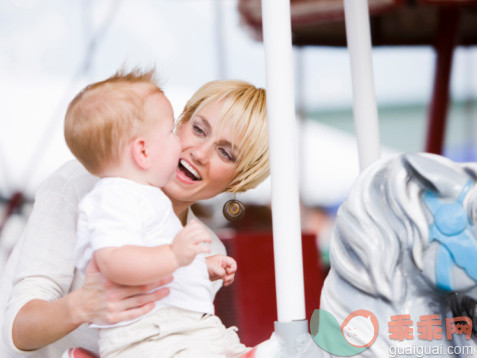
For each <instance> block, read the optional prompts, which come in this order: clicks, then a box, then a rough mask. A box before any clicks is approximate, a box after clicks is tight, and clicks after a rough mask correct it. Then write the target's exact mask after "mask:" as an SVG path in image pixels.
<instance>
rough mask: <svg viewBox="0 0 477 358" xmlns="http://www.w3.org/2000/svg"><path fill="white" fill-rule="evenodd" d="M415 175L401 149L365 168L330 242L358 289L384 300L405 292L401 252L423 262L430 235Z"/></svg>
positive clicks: (339, 268) (335, 261)
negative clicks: (410, 176)
mask: <svg viewBox="0 0 477 358" xmlns="http://www.w3.org/2000/svg"><path fill="white" fill-rule="evenodd" d="M421 191H422V189H421V187H420V185H419V184H418V183H417V181H416V180H411V179H409V168H408V167H407V166H406V164H405V160H404V158H403V156H402V155H400V156H395V157H392V158H388V159H383V160H380V161H378V162H376V163H375V164H373V165H372V166H370V167H369V168H367V169H366V170H365V171H364V172H363V173H362V174H361V175H360V177H359V178H358V180H357V181H356V183H355V184H354V186H353V188H352V190H351V194H350V196H349V198H348V199H347V200H346V201H345V203H344V204H343V205H342V206H341V208H340V210H339V212H338V215H337V219H336V225H335V229H334V232H333V238H332V242H331V249H330V253H331V263H332V266H333V268H334V269H335V270H336V272H337V273H338V274H339V275H340V276H341V277H342V278H343V279H344V280H345V281H347V282H348V283H349V284H351V285H353V286H355V287H356V288H358V289H359V290H362V291H364V292H367V293H369V294H372V295H374V296H379V297H382V298H383V299H386V300H391V299H397V298H399V297H402V296H403V295H405V278H404V273H403V272H402V271H401V268H400V266H399V262H400V260H402V259H403V257H402V255H405V254H406V253H408V250H406V248H408V247H412V256H411V257H409V258H410V259H411V260H413V261H414V263H415V265H416V266H417V267H419V268H421V267H422V260H421V258H422V250H423V248H424V245H425V242H426V240H427V236H428V230H429V229H428V220H426V215H428V214H426V211H425V210H422V207H421V203H420V193H421Z"/></svg>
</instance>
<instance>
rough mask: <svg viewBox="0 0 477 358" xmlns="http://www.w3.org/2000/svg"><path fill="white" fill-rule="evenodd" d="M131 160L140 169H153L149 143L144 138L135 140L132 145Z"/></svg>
mask: <svg viewBox="0 0 477 358" xmlns="http://www.w3.org/2000/svg"><path fill="white" fill-rule="evenodd" d="M130 150H131V158H132V160H133V162H134V164H136V165H137V166H138V167H139V168H140V169H143V170H147V169H149V168H150V167H151V159H150V157H149V146H148V142H147V141H146V140H145V139H144V138H141V137H139V138H135V139H134V140H133V141H132V142H131V145H130Z"/></svg>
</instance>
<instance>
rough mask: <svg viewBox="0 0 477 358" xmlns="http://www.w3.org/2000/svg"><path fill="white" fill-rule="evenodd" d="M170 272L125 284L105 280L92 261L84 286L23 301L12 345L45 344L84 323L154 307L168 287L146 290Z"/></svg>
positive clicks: (109, 321) (115, 318)
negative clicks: (52, 298) (51, 298)
mask: <svg viewBox="0 0 477 358" xmlns="http://www.w3.org/2000/svg"><path fill="white" fill-rule="evenodd" d="M171 280H172V276H169V277H167V278H165V279H161V280H157V281H156V282H153V283H150V284H149V285H144V286H134V287H124V286H120V285H116V284H114V283H112V282H110V281H108V280H106V279H105V278H104V277H103V276H102V275H101V274H100V273H99V271H98V269H97V267H96V265H95V264H94V263H93V262H92V263H91V264H90V265H89V266H88V269H87V272H86V280H85V283H84V284H83V286H82V287H81V288H80V289H79V290H76V291H74V292H71V293H69V294H67V295H66V296H64V297H61V298H59V299H58V300H55V301H53V302H48V301H45V300H40V299H34V300H31V301H29V302H28V303H26V304H25V305H24V306H23V307H22V308H21V309H20V311H19V312H18V314H17V315H16V317H15V320H14V322H13V327H12V338H13V343H14V345H15V346H16V347H17V348H18V349H20V350H23V351H29V350H35V349H39V348H41V347H44V346H46V345H48V344H50V343H53V342H55V341H57V340H58V339H60V338H62V337H64V336H66V335H67V334H69V333H70V332H71V331H73V330H75V329H76V328H78V326H80V325H81V324H83V323H86V322H94V323H102V324H114V323H117V322H120V321H123V320H130V319H134V318H136V317H138V316H141V315H143V314H145V313H147V312H149V311H150V310H151V309H153V308H154V304H153V302H154V301H157V300H160V299H162V298H164V297H165V296H167V295H168V294H169V289H168V288H161V289H159V290H156V291H154V292H151V293H148V294H146V292H148V291H150V290H152V289H154V288H157V287H158V286H162V285H164V284H167V283H169V282H171Z"/></svg>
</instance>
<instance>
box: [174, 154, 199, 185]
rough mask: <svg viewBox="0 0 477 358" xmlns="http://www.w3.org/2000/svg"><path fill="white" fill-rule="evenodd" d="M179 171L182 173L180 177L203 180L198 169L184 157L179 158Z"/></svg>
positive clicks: (188, 179) (187, 179)
mask: <svg viewBox="0 0 477 358" xmlns="http://www.w3.org/2000/svg"><path fill="white" fill-rule="evenodd" d="M177 171H178V174H179V175H180V178H182V179H186V181H190V180H192V181H199V180H202V177H201V176H200V174H199V173H198V172H197V170H196V169H195V168H194V167H193V166H192V165H191V164H189V163H188V162H187V161H186V160H184V159H181V160H179V166H178V167H177Z"/></svg>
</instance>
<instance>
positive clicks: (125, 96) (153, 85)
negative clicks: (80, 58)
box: [64, 69, 162, 175]
mask: <svg viewBox="0 0 477 358" xmlns="http://www.w3.org/2000/svg"><path fill="white" fill-rule="evenodd" d="M137 85H143V86H145V88H146V89H147V90H146V91H139V88H138V86H137ZM153 93H162V90H161V89H160V88H159V87H158V84H157V81H156V75H155V70H149V71H141V70H138V69H136V70H132V71H131V72H125V71H124V70H119V71H118V72H116V74H114V75H113V76H111V77H109V78H108V79H106V80H104V81H101V82H96V83H93V84H90V85H89V86H87V87H86V88H84V89H83V90H82V91H81V92H80V93H78V94H77V95H76V97H75V98H74V99H73V100H72V101H71V102H70V104H69V106H68V110H67V111H66V116H65V128H64V134H65V140H66V144H67V145H68V147H69V148H70V150H71V152H72V153H73V154H74V156H75V157H76V158H77V159H78V160H79V161H80V162H81V164H83V166H84V167H85V168H86V169H87V170H88V171H89V172H90V173H92V174H95V175H99V174H100V173H101V172H103V171H104V170H106V169H107V168H109V167H111V166H115V165H118V164H119V160H120V153H121V152H122V149H123V148H124V147H125V145H127V143H128V142H129V141H130V140H132V139H133V138H135V137H137V136H138V135H140V134H141V131H144V127H145V126H147V125H149V123H146V117H145V115H144V111H143V106H144V101H145V99H146V98H147V96H148V95H150V94H153Z"/></svg>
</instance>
